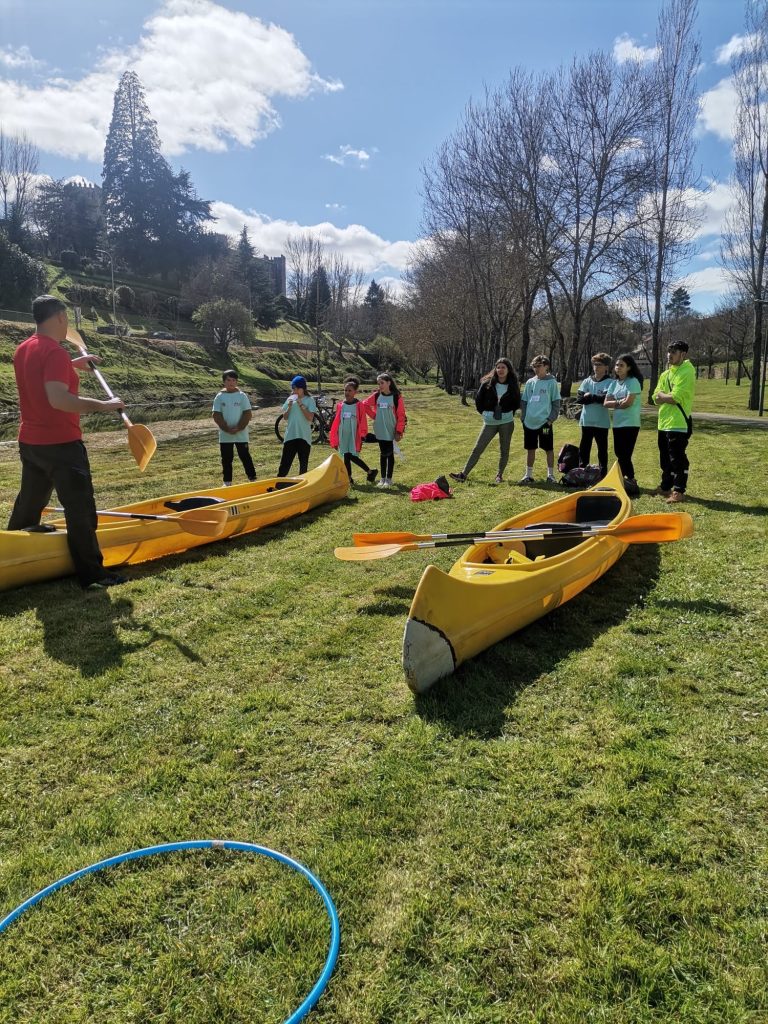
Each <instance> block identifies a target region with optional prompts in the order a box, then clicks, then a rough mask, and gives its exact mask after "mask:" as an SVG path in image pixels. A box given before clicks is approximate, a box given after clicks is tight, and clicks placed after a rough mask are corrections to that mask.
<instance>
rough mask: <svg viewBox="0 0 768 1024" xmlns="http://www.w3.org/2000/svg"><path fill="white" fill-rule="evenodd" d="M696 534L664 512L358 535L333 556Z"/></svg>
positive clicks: (684, 517)
mask: <svg viewBox="0 0 768 1024" xmlns="http://www.w3.org/2000/svg"><path fill="white" fill-rule="evenodd" d="M692 534H693V520H692V519H691V517H690V516H689V515H688V513H687V512H677V513H675V512H666V513H664V512H662V513H656V514H652V515H647V516H630V518H629V519H625V520H624V522H623V523H617V524H616V525H615V526H603V525H600V524H596V523H542V524H541V525H540V526H536V525H531V526H529V527H527V528H526V529H517V530H490V531H488V532H486V533H479V534H472V533H463V534H462V533H459V534H431V535H429V534H427V535H426V536H425V537H424V539H421V538H420V537H419V534H413V533H383V534H381V533H380V534H361V533H358V534H355V535H354V536H355V542H356V544H357V545H358V546H356V547H353V548H336V549H335V550H334V554H335V556H336V557H337V558H339V559H341V561H343V562H365V561H368V560H373V559H376V558H389V557H390V556H391V555H397V554H399V553H400V552H401V551H419V550H421V549H423V548H443V547H453V546H455V545H464V544H467V543H471V544H483V543H487V542H489V541H491V542H493V541H497V542H500V543H501V542H504V541H510V540H544V539H545V538H547V537H557V538H563V539H567V538H570V537H575V538H583V539H585V540H586V539H587V538H588V537H615V538H616V539H617V540H621V541H623V542H624V543H625V544H665V543H667V542H669V541H675V540H682V539H683V538H684V537H690V536H691V535H692ZM362 537H401V538H413V539H408V540H400V541H391V542H389V543H373V542H371V543H369V542H367V541H365V542H362V543H361V541H360V540H359V538H362Z"/></svg>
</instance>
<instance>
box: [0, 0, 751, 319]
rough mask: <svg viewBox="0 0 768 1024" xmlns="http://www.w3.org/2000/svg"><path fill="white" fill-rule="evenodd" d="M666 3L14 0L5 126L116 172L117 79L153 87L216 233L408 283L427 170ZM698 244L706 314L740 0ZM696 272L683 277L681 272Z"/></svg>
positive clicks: (715, 65)
mask: <svg viewBox="0 0 768 1024" xmlns="http://www.w3.org/2000/svg"><path fill="white" fill-rule="evenodd" d="M660 6H661V0H279V2H278V0H66V2H62V0H0V125H2V127H3V129H4V130H5V132H6V133H7V134H16V133H18V132H20V131H25V132H26V133H27V135H28V136H30V137H31V138H32V139H33V141H35V142H36V144H37V145H38V147H39V148H40V151H41V161H40V170H41V172H43V173H46V174H50V175H51V176H52V177H56V178H60V177H61V178H68V177H73V176H83V177H85V178H86V179H88V180H89V181H93V182H95V183H96V184H100V183H101V162H102V156H103V150H104V139H105V136H106V131H107V128H108V126H109V120H110V117H111V113H112V102H113V97H114V92H115V89H116V87H117V83H118V80H119V78H120V75H121V73H122V72H123V71H124V70H126V69H128V68H130V69H132V70H135V71H136V72H137V73H138V75H139V78H140V79H141V82H142V84H143V86H144V89H145V92H146V97H147V101H148V104H149V108H150V111H151V114H152V116H153V117H154V118H155V120H156V121H157V124H158V130H159V133H160V138H161V142H162V146H163V152H164V155H165V156H166V157H167V158H168V160H169V161H170V163H171V164H172V166H173V167H174V168H176V169H178V168H180V167H183V168H185V169H186V170H188V171H189V172H190V173H191V177H192V181H193V183H194V185H195V187H196V189H197V192H198V194H199V195H200V197H201V198H204V199H208V200H211V202H212V204H213V205H212V210H213V213H214V214H215V216H216V217H217V222H216V223H215V224H214V225H212V227H213V229H214V230H217V231H223V232H226V233H229V234H233V235H236V234H239V233H240V231H241V230H242V228H243V225H246V226H247V228H248V233H249V235H250V237H251V239H252V241H253V243H254V244H255V245H256V246H257V248H258V249H259V250H260V251H261V252H263V253H265V254H267V255H271V256H274V255H278V254H279V253H280V252H281V251H283V247H284V243H285V239H286V237H287V236H288V235H289V234H294V235H295V234H299V233H301V232H303V231H307V230H309V231H312V232H313V233H316V234H317V235H318V236H319V237H320V238H321V239H322V241H323V242H324V243H325V245H326V246H327V248H328V249H329V250H330V251H332V252H339V253H342V254H343V255H344V256H345V257H346V258H347V259H348V260H349V261H350V262H351V263H352V264H354V265H357V266H360V267H362V268H363V269H364V271H365V273H366V275H367V277H368V278H371V277H373V278H375V279H376V280H377V281H378V282H380V283H384V284H387V285H388V286H389V287H390V288H391V289H392V290H393V292H395V293H397V291H398V288H399V282H400V277H401V275H402V273H403V271H404V270H405V268H406V267H407V264H408V258H409V254H410V252H411V248H412V245H413V243H414V242H416V241H417V240H418V239H419V238H420V237H422V236H423V228H422V219H421V210H422V200H421V194H420V193H421V181H422V168H423V167H424V165H425V164H427V163H428V162H429V160H430V159H431V157H432V156H433V154H434V153H435V151H436V150H437V148H438V147H439V146H440V144H441V143H442V142H443V141H444V140H445V139H446V138H447V137H448V136H449V135H450V133H451V132H452V131H453V130H454V129H455V128H456V127H457V125H458V123H459V119H460V118H461V115H462V112H463V110H464V108H465V106H466V104H467V103H468V102H469V100H470V99H481V98H482V96H483V94H484V91H485V89H486V88H490V89H494V88H496V87H497V86H500V85H501V84H502V83H503V82H504V81H505V79H506V78H507V76H508V74H509V72H510V70H511V69H512V68H514V67H517V66H522V67H525V68H527V69H528V70H530V71H532V72H539V71H548V70H554V69H555V68H557V67H558V66H559V65H561V64H568V63H570V61H571V60H572V59H573V57H574V56H584V55H586V54H587V53H589V52H590V51H591V50H595V49H600V50H605V51H607V52H611V53H613V54H614V57H615V58H616V59H617V60H619V61H621V60H625V59H627V58H628V57H630V56H633V57H636V58H639V59H652V57H653V46H654V38H655V32H656V23H657V18H658V13H659V9H660ZM698 30H699V34H700V37H701V44H702V66H701V69H700V72H699V87H700V90H701V104H700V110H699V119H698V124H697V146H698V150H697V165H698V168H699V173H700V182H699V187H700V190H701V193H702V195H701V197H700V203H701V208H702V211H703V219H702V224H701V227H700V230H699V236H698V239H697V242H698V247H699V253H698V256H697V257H696V258H695V259H694V260H693V261H692V263H691V264H690V265H689V266H687V267H686V268H684V271H685V276H684V277H681V281H680V282H679V283H682V284H684V285H685V286H686V287H688V289H689V291H690V293H691V296H692V300H693V307H694V308H695V309H697V310H699V311H701V312H708V311H710V310H711V309H712V308H713V307H714V305H715V304H716V302H717V301H718V298H719V297H721V296H722V295H723V294H724V293H725V292H726V291H727V289H728V282H727V278H726V277H725V275H724V274H723V271H722V269H721V268H720V266H719V263H718V258H719V236H720V230H721V226H722V221H723V216H724V214H725V212H726V210H727V209H728V206H729V203H730V199H731V193H730V188H729V184H728V179H729V174H730V170H731V156H730V144H731V130H732V121H733V113H734V97H733V89H732V87H731V84H730V66H729V56H730V54H731V53H732V52H733V51H734V49H735V48H737V47H738V46H739V43H740V41H741V39H743V31H744V30H743V5H742V3H741V2H740V0H699V18H698ZM681 273H682V272H681Z"/></svg>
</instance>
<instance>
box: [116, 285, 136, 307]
mask: <svg viewBox="0 0 768 1024" xmlns="http://www.w3.org/2000/svg"><path fill="white" fill-rule="evenodd" d="M115 300H116V302H117V304H118V305H119V306H122V307H123V309H133V304H134V302H135V301H136V296H135V295H134V292H133V288H129V287H128V285H127V284H120V285H118V286H117V288H115Z"/></svg>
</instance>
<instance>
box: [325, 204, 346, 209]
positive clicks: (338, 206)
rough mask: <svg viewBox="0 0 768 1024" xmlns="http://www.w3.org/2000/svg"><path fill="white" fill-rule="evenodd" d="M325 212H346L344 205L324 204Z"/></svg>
mask: <svg viewBox="0 0 768 1024" xmlns="http://www.w3.org/2000/svg"><path fill="white" fill-rule="evenodd" d="M325 208H326V210H346V206H345V205H344V203H326V204H325Z"/></svg>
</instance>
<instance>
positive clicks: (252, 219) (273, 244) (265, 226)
mask: <svg viewBox="0 0 768 1024" xmlns="http://www.w3.org/2000/svg"><path fill="white" fill-rule="evenodd" d="M211 211H212V213H213V215H214V217H216V218H217V223H216V225H215V226H214V228H213V230H215V231H221V232H222V233H224V234H227V235H231V236H233V237H236V236H238V235H239V234H240V232H241V231H242V230H243V225H245V227H247V228H248V235H249V237H250V239H251V241H252V242H253V244H254V245H255V246H256V247H257V248H258V249H260V250H261V252H263V253H266V254H267V255H268V256H277V255H279V254H280V253H282V252H285V242H286V239H287V238H288V235H301V234H304V233H305V232H309V233H310V234H312V235H314V237H315V238H317V239H319V241H321V242H322V243H323V245H324V246H325V247H326V249H328V251H329V252H332V253H340V254H341V255H343V256H344V257H345V258H346V259H347V260H348V261H349V262H350V263H351V264H353V265H354V266H359V267H362V269H363V270H364V271H365V273H366V274H374V275H378V274H379V273H381V272H382V271H384V272H387V271H389V272H390V273H391V274H392V276H393V277H394V276H395V275H396V274H398V273H400V272H402V271H403V270H405V268H406V266H407V265H408V261H409V258H410V254H411V250H412V248H413V243H412V242H406V241H398V242H389V241H387V240H386V239H384V238H381V237H380V236H379V235H376V234H374V233H373V232H372V231H369V230H368V228H366V227H363V225H362V224H348V225H347V227H344V228H339V227H336V225H335V224H331V223H330V222H328V221H324V222H322V223H320V224H312V225H304V224H299V223H297V222H296V221H288V220H270V218H269V217H266V216H264V215H263V214H260V213H256V212H255V211H248V212H244V211H243V210H239V209H237V207H235V206H232V205H231V204H229V203H222V202H214V203H213V204H212V205H211ZM392 272H394V273H392ZM377 280H378V278H377Z"/></svg>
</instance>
